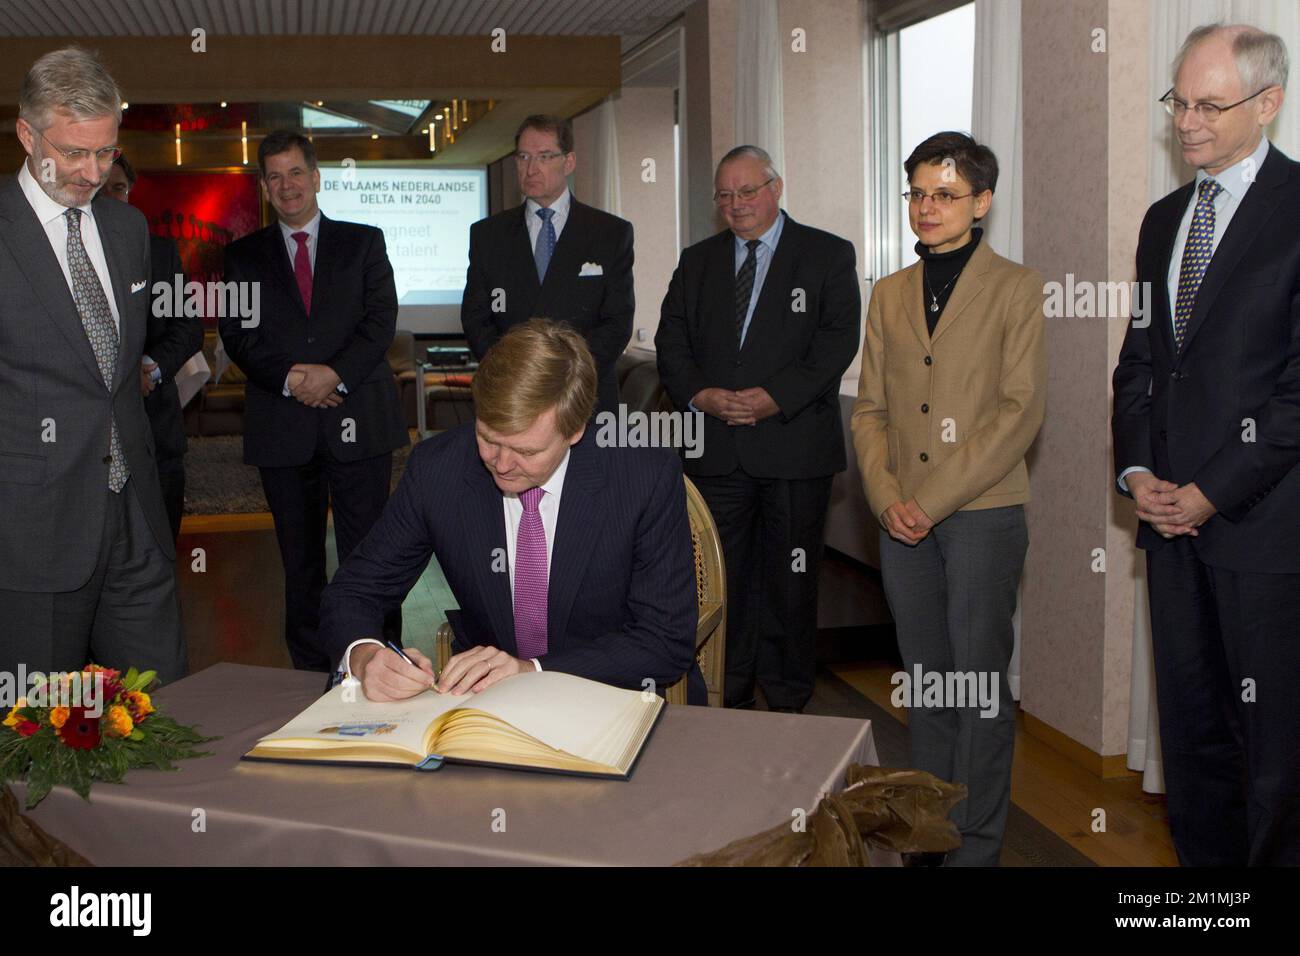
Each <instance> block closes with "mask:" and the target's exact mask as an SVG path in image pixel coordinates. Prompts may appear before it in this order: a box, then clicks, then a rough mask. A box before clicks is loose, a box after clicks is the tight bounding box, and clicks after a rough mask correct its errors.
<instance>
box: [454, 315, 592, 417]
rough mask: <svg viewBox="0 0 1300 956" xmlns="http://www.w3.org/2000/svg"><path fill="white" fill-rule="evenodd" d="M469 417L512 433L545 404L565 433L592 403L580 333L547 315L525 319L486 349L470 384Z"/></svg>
mask: <svg viewBox="0 0 1300 956" xmlns="http://www.w3.org/2000/svg"><path fill="white" fill-rule="evenodd" d="M470 388H471V392H472V393H473V396H474V415H475V417H476V418H478V420H479V421H481V422H482V423H483V424H485V425H487V426H488V428H491V429H492V430H493V431H496V432H500V433H501V434H503V435H517V434H519V433H520V432H522V431H526V430H527V429H528V428H529V427H531V426H532V424H533V422H535V421H537V418H538V416H540V415H541V414H542V413H543V412H545V411H546V410H547V409H548V408H554V409H555V427H556V428H558V429H559V430H560V433H561V434H563V435H564V436H566V437H568V436H570V435H574V434H577V432H578V430H579V429H581V428H582V427H583V426H584V425H586V424H587V420H588V419H590V418H591V413H592V410H593V409H594V408H595V406H596V361H595V359H593V358H592V357H591V350H590V349H589V348H587V343H586V341H585V340H584V339H583V337H582V336H581V335H579V334H578V333H577V332H575V331H574V330H573V329H572V328H570V327H569V326H567V325H565V324H563V323H558V322H551V321H549V320H548V319H529V320H528V321H527V322H524V323H523V324H521V325H516V326H515V327H514V328H512V329H510V331H508V332H507V333H506V334H505V335H503V336H502V337H501V338H500V340H498V341H497V343H496V344H495V345H493V346H492V347H491V348H490V349H488V352H487V355H485V356H483V361H482V363H481V364H480V365H479V367H478V371H477V372H475V373H474V381H473V384H472V385H471V386H470Z"/></svg>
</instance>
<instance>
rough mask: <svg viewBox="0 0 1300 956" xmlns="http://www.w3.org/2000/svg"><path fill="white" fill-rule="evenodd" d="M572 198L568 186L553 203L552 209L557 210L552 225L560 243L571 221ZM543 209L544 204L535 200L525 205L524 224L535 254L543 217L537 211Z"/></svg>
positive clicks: (556, 239) (529, 243)
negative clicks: (566, 226) (561, 234)
mask: <svg viewBox="0 0 1300 956" xmlns="http://www.w3.org/2000/svg"><path fill="white" fill-rule="evenodd" d="M572 198H573V196H572V194H571V193H570V192H569V189H568V187H567V186H566V187H565V189H564V192H562V193H561V194H560V197H559V198H558V199H556V200H555V202H553V203H551V208H552V209H554V210H555V215H554V216H552V217H551V225H552V226H554V227H555V241H556V242H559V241H560V233H562V232H563V231H564V224H565V223H566V222H568V221H569V200H570V199H572ZM541 208H542V204H541V203H539V202H537V201H536V200H533V199H529V200H528V201H527V202H525V203H524V224H525V225H526V226H527V227H528V245H529V246H531V247H532V249H533V251H534V252H536V251H537V237H538V236H540V235H541V234H542V217H541V216H539V215H537V210H539V209H541Z"/></svg>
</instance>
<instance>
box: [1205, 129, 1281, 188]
mask: <svg viewBox="0 0 1300 956" xmlns="http://www.w3.org/2000/svg"><path fill="white" fill-rule="evenodd" d="M1267 156H1268V137H1267V136H1261V137H1260V138H1259V145H1258V146H1256V147H1255V151H1254V152H1253V153H1251V154H1250V155H1249V156H1247V157H1246V158H1245V159H1243V160H1242V161H1241V162H1239V163H1237V164H1235V165H1233V166H1229V167H1228V168H1227V169H1225V170H1224V171H1223V172H1221V173H1219V174H1218V175H1217V176H1213V177H1211V176H1210V174H1209V173H1207V172H1206V171H1205V170H1203V169H1198V170H1197V171H1196V186H1197V187H1199V186H1200V185H1201V181H1202V180H1204V179H1211V178H1213V179H1214V180H1215V181H1216V182H1217V183H1218V184H1219V185H1220V186H1222V187H1223V189H1224V191H1225V192H1227V193H1228V195H1230V196H1232V198H1233V199H1235V200H1237V202H1241V199H1242V197H1243V196H1245V195H1246V190H1248V189H1249V188H1250V184H1251V183H1253V182H1254V181H1255V178H1256V177H1257V176H1259V169H1260V167H1261V166H1263V165H1264V159H1265V158H1266V157H1267Z"/></svg>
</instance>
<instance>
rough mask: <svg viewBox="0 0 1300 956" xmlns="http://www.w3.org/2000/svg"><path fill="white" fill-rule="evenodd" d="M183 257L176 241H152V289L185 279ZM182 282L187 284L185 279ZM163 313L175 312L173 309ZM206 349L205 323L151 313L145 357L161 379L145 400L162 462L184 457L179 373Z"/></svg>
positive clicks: (195, 318)
mask: <svg viewBox="0 0 1300 956" xmlns="http://www.w3.org/2000/svg"><path fill="white" fill-rule="evenodd" d="M184 271H185V270H184V269H183V268H182V267H181V254H180V251H179V250H178V249H177V248H176V241H175V240H174V239H168V238H167V237H166V236H150V237H149V276H150V278H149V289H150V298H151V299H152V298H153V296H152V290H153V286H154V283H155V282H166V283H167V286H168V288H170V287H171V286H172V283H174V282H175V281H176V276H178V275H182V274H183V273H184ZM181 281H182V282H184V281H185V280H184V279H182V280H181ZM160 311H164V312H166V311H175V310H174V309H167V310H160ZM202 348H203V322H202V320H200V319H199V318H198V317H197V316H186V315H184V314H183V313H182V314H181V315H173V316H166V315H162V316H159V315H154V310H153V309H152V308H151V309H150V310H149V329H148V332H147V334H146V335H145V340H144V354H145V355H147V356H149V357H150V358H151V359H153V360H154V361H155V362H157V363H158V371H159V372H161V373H162V378H161V379H160V380H159V381H158V384H157V386H155V387H154V390H153V391H152V392H150V393H149V395H148V396H147V397H146V398H145V400H144V410H145V411H146V412H147V413H148V415H149V424H150V426H152V428H153V440H154V444H155V445H156V446H157V449H158V457H159V458H179V457H180V456H182V455H184V454H185V447H186V442H185V426H184V423H183V422H182V421H181V399H180V393H179V392H177V391H176V373H177V372H179V371H180V370H181V366H182V365H184V364H185V363H186V362H188V361H189V360H190V356H192V355H193V354H194V353H195V352H198V351H200V350H201V349H202Z"/></svg>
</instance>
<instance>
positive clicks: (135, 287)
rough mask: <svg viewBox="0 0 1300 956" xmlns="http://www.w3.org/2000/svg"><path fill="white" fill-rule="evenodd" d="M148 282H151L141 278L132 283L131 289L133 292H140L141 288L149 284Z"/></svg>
mask: <svg viewBox="0 0 1300 956" xmlns="http://www.w3.org/2000/svg"><path fill="white" fill-rule="evenodd" d="M148 284H149V283H148V282H146V281H145V280H144V279H141V280H140V281H139V282H132V283H131V291H132V292H139V291H140V290H141V289H143V288H144V287H145V286H147V285H148Z"/></svg>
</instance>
